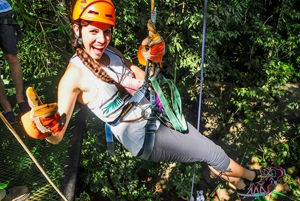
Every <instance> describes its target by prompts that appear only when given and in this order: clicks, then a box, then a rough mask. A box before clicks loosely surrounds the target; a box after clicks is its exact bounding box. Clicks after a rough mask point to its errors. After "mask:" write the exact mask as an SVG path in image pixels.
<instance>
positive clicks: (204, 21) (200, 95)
mask: <svg viewBox="0 0 300 201" xmlns="http://www.w3.org/2000/svg"><path fill="white" fill-rule="evenodd" d="M206 21H207V0H204V15H203V28H202V48H201V69H200V92H199V103H198V123H197V130H198V131H199V132H200V121H201V103H202V88H203V75H204V61H205V59H204V57H205V39H206ZM195 174H196V163H194V173H193V178H192V188H191V195H190V198H192V196H193V189H194V184H195Z"/></svg>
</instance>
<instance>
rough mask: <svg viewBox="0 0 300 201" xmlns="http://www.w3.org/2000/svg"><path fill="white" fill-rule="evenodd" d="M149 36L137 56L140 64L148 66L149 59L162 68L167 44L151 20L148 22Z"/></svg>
mask: <svg viewBox="0 0 300 201" xmlns="http://www.w3.org/2000/svg"><path fill="white" fill-rule="evenodd" d="M147 26H148V31H149V35H148V37H147V38H145V39H144V40H143V42H142V44H141V45H140V47H139V49H138V52H137V56H138V60H139V63H140V64H141V65H143V66H146V61H147V59H148V60H150V61H152V62H155V63H159V64H160V67H162V64H161V62H162V57H163V55H164V53H165V42H164V40H163V38H162V37H161V36H160V34H159V33H157V32H156V30H155V25H154V23H153V22H152V21H151V20H148V24H147Z"/></svg>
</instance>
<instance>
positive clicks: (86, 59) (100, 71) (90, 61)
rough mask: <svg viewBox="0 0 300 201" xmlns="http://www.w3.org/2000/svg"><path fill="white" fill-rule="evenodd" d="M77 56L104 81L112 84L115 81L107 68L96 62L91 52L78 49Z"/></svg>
mask: <svg viewBox="0 0 300 201" xmlns="http://www.w3.org/2000/svg"><path fill="white" fill-rule="evenodd" d="M76 54H77V56H78V57H79V58H80V59H81V61H82V62H83V64H84V65H85V66H86V67H88V69H90V70H91V71H92V72H93V73H94V75H95V76H96V77H98V78H99V79H101V80H102V81H103V82H107V83H110V84H113V83H115V81H114V79H112V78H111V77H110V76H109V75H108V74H107V73H106V72H105V70H103V69H102V66H101V65H100V64H99V63H98V62H96V61H95V60H94V59H93V58H91V56H90V55H89V54H87V53H86V51H84V49H82V48H77V49H76Z"/></svg>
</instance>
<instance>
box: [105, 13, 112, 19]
mask: <svg viewBox="0 0 300 201" xmlns="http://www.w3.org/2000/svg"><path fill="white" fill-rule="evenodd" d="M105 17H108V18H113V16H112V15H109V14H105Z"/></svg>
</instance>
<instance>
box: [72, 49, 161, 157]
mask: <svg viewBox="0 0 300 201" xmlns="http://www.w3.org/2000/svg"><path fill="white" fill-rule="evenodd" d="M105 53H106V54H107V55H108V56H109V58H110V64H109V66H107V67H104V69H105V71H106V72H107V73H108V74H109V75H110V76H111V77H112V78H113V79H114V80H115V81H117V82H120V81H122V80H126V79H127V78H126V77H128V78H130V79H131V78H132V75H131V73H130V70H129V69H128V68H127V67H126V66H124V65H123V62H122V60H121V59H120V57H118V56H117V55H116V54H115V53H113V52H111V51H110V50H106V51H105ZM70 62H72V63H74V64H76V66H78V67H80V68H81V69H82V71H83V73H84V74H85V75H87V76H89V77H90V81H91V84H94V85H95V86H96V87H97V89H98V91H97V94H96V95H95V99H94V100H92V101H91V102H90V103H88V104H87V106H88V107H89V108H90V109H91V111H92V112H93V113H94V114H95V115H96V116H97V117H98V118H100V119H101V120H102V121H104V122H112V121H114V120H115V119H116V118H117V117H119V115H120V114H121V112H122V109H123V107H124V105H126V104H127V103H128V101H129V100H130V98H131V96H130V95H127V96H125V97H123V98H121V97H120V94H119V91H118V89H117V87H116V86H115V85H114V84H108V83H106V82H103V81H102V80H100V79H99V78H97V77H96V76H95V75H94V74H93V73H92V72H91V71H90V70H89V69H88V68H87V67H86V66H84V64H83V63H82V61H81V60H80V58H79V57H77V56H74V57H73V58H71V60H70ZM124 76H125V77H124ZM121 83H122V82H121ZM140 104H141V106H140V107H136V108H135V109H134V110H133V111H132V112H130V113H129V114H128V116H127V117H126V118H125V119H124V120H133V119H137V118H139V117H141V115H142V108H146V107H148V105H149V102H148V101H147V100H146V99H145V98H144V99H143V100H142V101H141V103H140ZM146 116H149V110H147V112H146ZM146 123H147V121H146V120H144V119H141V120H138V121H134V122H131V123H120V124H118V125H116V126H111V130H112V132H113V134H114V135H115V137H116V138H117V139H118V140H119V141H120V142H121V143H122V144H123V145H124V146H125V148H126V149H127V150H128V151H130V152H131V154H132V155H133V156H136V155H137V154H138V153H139V151H140V150H141V148H142V146H143V143H144V138H145V125H146ZM157 126H159V121H157Z"/></svg>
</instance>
